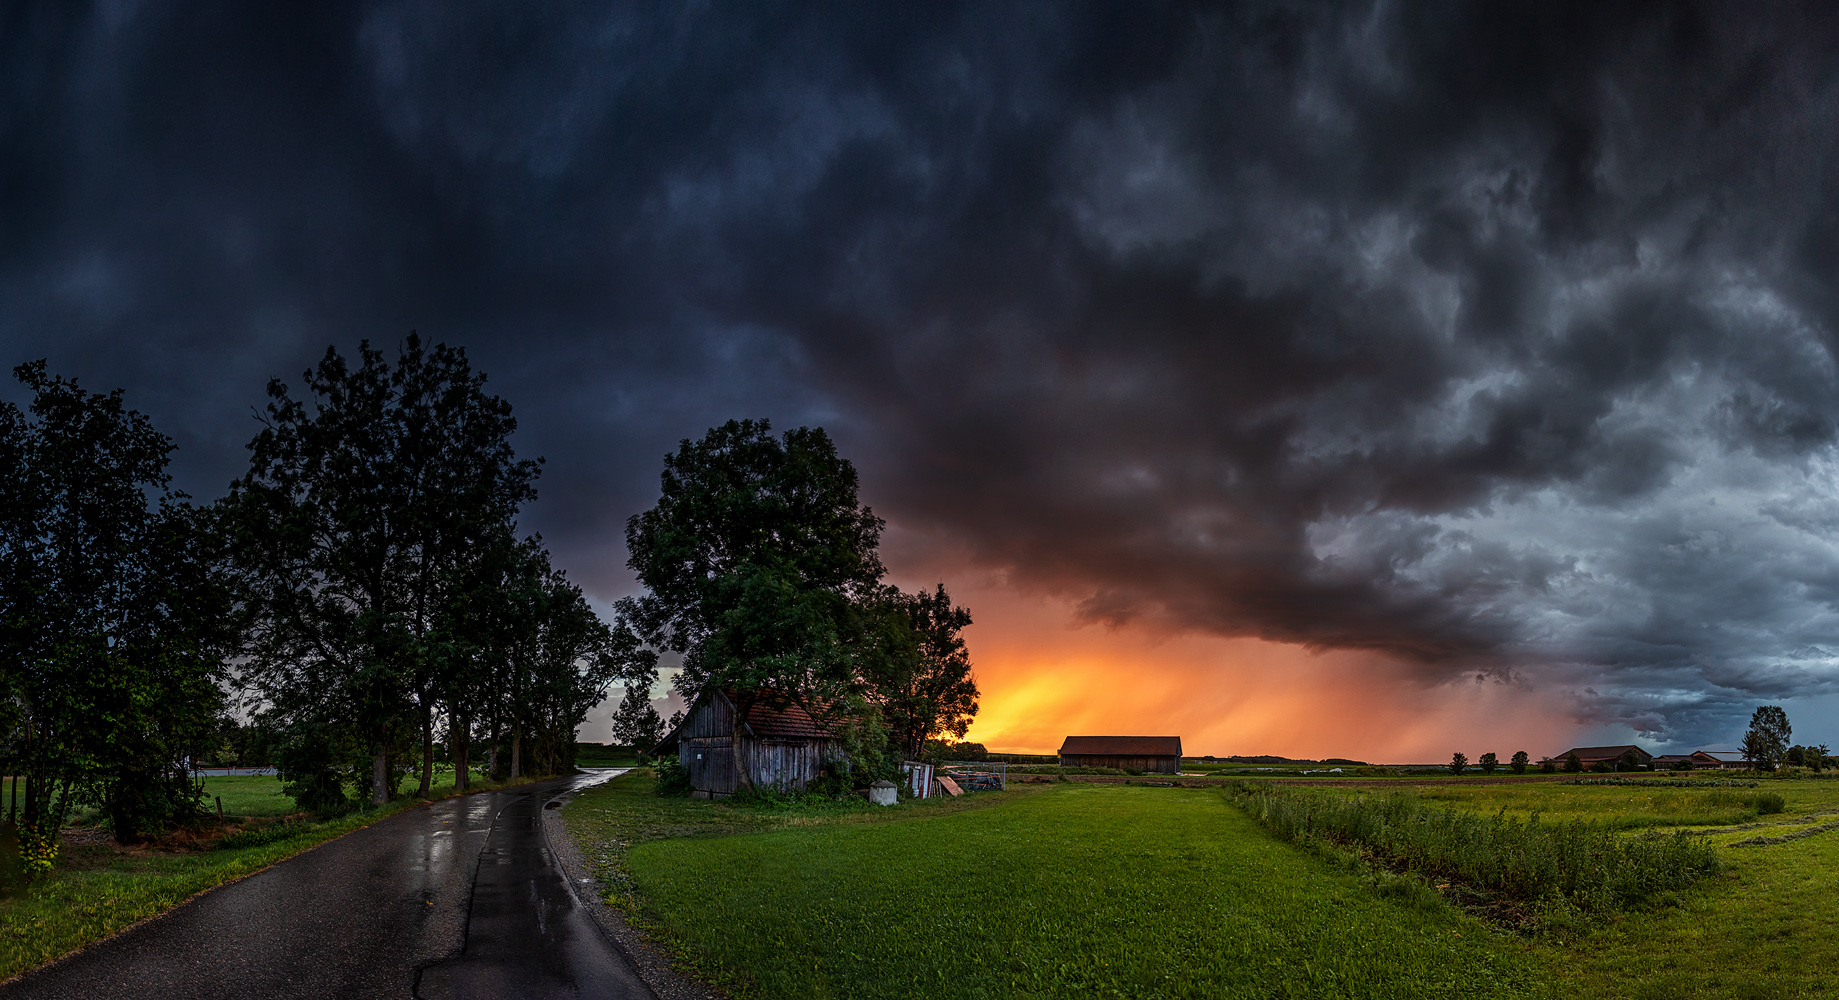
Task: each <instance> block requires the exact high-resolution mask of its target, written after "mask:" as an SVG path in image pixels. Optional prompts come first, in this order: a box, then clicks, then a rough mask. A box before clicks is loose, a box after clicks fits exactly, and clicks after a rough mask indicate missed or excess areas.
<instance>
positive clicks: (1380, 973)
mask: <svg viewBox="0 0 1839 1000" xmlns="http://www.w3.org/2000/svg"><path fill="white" fill-rule="evenodd" d="M1286 784H1287V783H1286ZM1398 787H1399V786H1398V784H1397V783H1396V782H1391V781H1388V782H1384V783H1383V791H1385V792H1396V791H1397V789H1398ZM647 791H648V778H646V777H645V776H644V775H643V774H642V773H636V774H634V775H629V776H627V777H625V778H622V779H618V780H616V781H615V782H612V783H611V784H609V785H608V786H606V787H603V788H600V789H596V790H594V791H591V792H588V793H586V794H583V795H582V796H580V797H578V798H577V799H576V800H575V802H574V803H572V804H571V805H570V806H569V809H568V811H567V813H566V816H567V819H568V822H569V825H570V829H571V830H572V831H573V832H574V833H575V835H576V836H577V837H578V838H579V839H580V840H581V842H582V844H583V846H584V848H585V849H586V850H587V852H588V854H589V855H590V857H593V858H596V859H597V860H598V862H599V864H600V866H601V868H600V874H601V876H602V879H603V883H604V884H605V885H606V887H607V889H608V893H609V898H610V899H611V900H612V901H614V902H616V903H617V904H619V905H621V906H622V907H623V908H625V909H626V910H627V912H628V913H630V914H632V915H633V916H634V918H635V920H636V921H637V922H638V923H639V925H640V926H641V927H643V928H645V929H646V930H647V931H648V932H650V933H652V934H653V935H654V936H656V937H657V938H659V939H660V940H661V941H662V942H664V943H665V944H666V945H667V946H669V947H670V948H672V949H673V950H674V952H675V953H676V954H677V956H678V958H679V961H680V965H681V967H682V968H684V969H686V970H688V971H691V972H693V973H694V974H696V975H698V976H700V977H702V978H704V979H707V980H710V981H714V982H717V983H719V984H722V985H724V986H725V987H727V988H728V989H729V990H730V991H731V992H733V993H734V994H735V995H737V996H742V997H759V998H780V997H786V998H790V997H856V996H860V997H928V998H932V997H940V998H947V997H1005V996H1017V997H1048V996H1081V995H1090V996H1127V997H1287V996H1299V997H1300V996H1308V997H1382V996H1383V997H1392V996H1411V997H1469V996H1475V997H1482V996H1499V997H1519V996H1525V997H1546V996H1549V997H1585V998H1598V997H1600V998H1605V1000H1647V998H1656V1000H1658V998H1667V1000H1726V998H1731V1000H1735V998H1746V1000H1747V998H1791V997H1792V998H1798V997H1839V982H1835V981H1834V979H1835V977H1833V976H1832V975H1831V972H1830V970H1831V966H1832V962H1833V959H1834V958H1835V957H1836V956H1839V892H1835V890H1834V887H1835V885H1836V884H1839V781H1835V780H1829V779H1803V780H1792V781H1789V780H1764V781H1762V782H1761V784H1760V786H1759V787H1758V788H1756V789H1743V788H1716V787H1707V788H1670V787H1642V786H1638V785H1629V786H1603V785H1596V786H1579V785H1564V784H1558V783H1507V784H1494V785H1479V784H1477V785H1471V786H1464V785H1443V784H1439V785H1428V786H1421V787H1420V788H1419V789H1418V794H1419V795H1421V796H1422V797H1423V798H1424V800H1425V801H1426V803H1427V804H1430V805H1435V806H1439V807H1440V806H1450V807H1453V808H1457V809H1460V810H1466V811H1473V812H1476V813H1480V814H1486V815H1509V816H1530V815H1532V814H1535V813H1536V814H1538V815H1539V816H1540V817H1541V819H1542V821H1546V820H1553V821H1557V820H1583V821H1586V822H1591V823H1596V824H1600V825H1602V826H1604V827H1606V828H1608V829H1612V830H1616V831H1622V833H1621V835H1623V836H1641V835H1643V834H1644V833H1645V832H1646V831H1650V830H1664V831H1678V830H1686V831H1690V832H1691V833H1693V834H1694V835H1695V836H1703V837H1704V839H1705V842H1707V843H1711V844H1714V845H1716V846H1717V848H1718V853H1719V855H1720V857H1721V858H1723V860H1724V862H1725V866H1724V870H1723V872H1722V873H1720V874H1716V875H1713V876H1711V877H1710V878H1707V879H1704V880H1702V881H1700V882H1698V883H1697V884H1694V885H1692V886H1691V887H1690V888H1686V889H1682V890H1678V891H1667V892H1662V893H1659V894H1657V895H1656V896H1655V897H1654V898H1652V899H1649V900H1647V901H1646V902H1643V903H1641V904H1639V905H1637V906H1635V907H1634V908H1632V909H1627V910H1623V911H1614V912H1606V913H1600V914H1593V915H1591V916H1589V917H1587V918H1582V919H1578V920H1576V921H1575V922H1574V923H1570V924H1560V925H1558V926H1556V927H1547V928H1545V929H1544V930H1542V931H1540V932H1538V933H1535V934H1532V935H1531V936H1527V935H1524V934H1521V933H1516V932H1515V931H1512V930H1509V929H1507V928H1505V927H1503V926H1502V925H1499V924H1495V923H1490V922H1488V921H1485V920H1483V919H1482V918H1480V917H1478V916H1475V915H1472V914H1470V913H1468V912H1465V911H1463V910H1461V909H1458V908H1457V907H1455V906H1453V905H1451V904H1450V903H1448V902H1446V901H1445V897H1444V896H1443V895H1440V894H1439V893H1437V892H1436V891H1434V890H1432V889H1430V888H1428V887H1426V886H1425V885H1424V884H1423V883H1421V882H1416V881H1413V880H1412V879H1410V878H1409V877H1407V876H1399V875H1394V874H1392V873H1390V872H1388V871H1386V870H1385V869H1383V868H1378V867H1376V866H1374V865H1372V864H1367V863H1362V862H1359V861H1356V860H1354V859H1353V858H1352V857H1351V855H1349V854H1348V853H1347V852H1345V851H1337V850H1324V849H1319V848H1318V849H1313V850H1311V849H1305V848H1303V847H1298V846H1294V845H1291V844H1288V843H1284V842H1281V841H1279V840H1278V839H1276V837H1274V836H1273V835H1272V834H1271V833H1270V832H1269V831H1267V830H1264V829H1262V828H1260V827H1259V826H1258V825H1257V824H1256V823H1255V822H1254V821H1253V820H1252V819H1251V818H1250V817H1249V816H1248V815H1247V814H1246V813H1245V812H1244V811H1243V810H1242V809H1240V808H1238V807H1235V806H1234V805H1233V804H1232V801H1231V799H1230V797H1229V796H1228V795H1227V794H1226V793H1224V792H1222V791H1217V790H1213V789H1178V788H1148V787H1124V786H1118V785H1080V784H1071V785H1046V786H1041V785H1031V786H1025V787H1024V788H1022V789H1018V790H1015V791H1011V792H1008V793H987V794H981V795H975V796H967V797H966V798H965V799H960V800H948V801H947V802H944V803H937V802H927V803H910V804H904V805H902V806H900V807H898V808H895V809H886V810H878V811H875V810H870V809H869V808H868V807H852V806H839V807H835V808H832V809H828V810H813V811H798V810H787V811H780V812H772V811H767V810H761V809H757V808H753V807H732V806H729V805H726V804H721V803H707V802H688V801H684V800H665V799H659V798H656V797H654V796H651V795H649V794H647ZM1322 791H1323V792H1324V793H1328V794H1348V795H1359V794H1363V792H1362V791H1361V790H1359V789H1348V788H1343V789H1323V790H1322ZM1375 791H1381V789H1379V788H1376V789H1375ZM1764 792H1768V793H1776V794H1779V795H1781V796H1782V797H1783V798H1784V799H1785V800H1786V808H1785V809H1784V810H1783V811H1782V812H1780V813H1768V812H1761V811H1758V810H1757V809H1756V808H1755V796H1756V795H1757V794H1758V793H1764ZM1311 794H1313V793H1311Z"/></svg>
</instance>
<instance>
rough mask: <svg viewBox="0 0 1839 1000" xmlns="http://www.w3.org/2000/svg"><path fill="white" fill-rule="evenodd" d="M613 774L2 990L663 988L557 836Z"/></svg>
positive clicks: (512, 792) (101, 998) (81, 956)
mask: <svg viewBox="0 0 1839 1000" xmlns="http://www.w3.org/2000/svg"><path fill="white" fill-rule="evenodd" d="M611 773H617V772H602V773H599V774H588V775H582V776H577V777H573V778H560V779H556V780H554V781H546V782H542V783H540V784H534V785H525V786H522V787H519V788H514V789H507V790H504V791H497V792H483V793H480V794H477V795H467V796H462V797H460V798H454V799H447V800H444V801H441V802H436V803H434V804H433V805H430V806H425V807H423V808H420V809H412V810H409V811H408V812H404V813H400V814H398V815H395V816H392V817H390V818H389V819H386V820H383V821H381V822H379V823H374V824H372V825H370V826H368V827H365V828H364V829H362V830H358V831H355V832H353V833H350V834H347V835H345V836H343V837H340V838H338V839H337V840H333V841H330V842H328V843H325V844H322V845H320V846H319V847H317V848H314V849H313V850H310V851H307V852H306V853H304V854H300V855H297V856H295V857H292V858H289V859H288V860H286V861H283V862H281V863H280V864H277V865H275V866H274V867H272V868H269V869H266V870H264V871H262V872H259V873H257V874H255V875H251V876H249V877H248V878H246V879H243V880H242V881H240V882H237V883H234V884H232V885H227V886H224V887H222V888H219V889H216V890H213V891H211V892H209V893H206V894H205V895H203V896H200V897H198V898H197V899H194V900H192V901H191V902H189V903H186V904H184V905H182V906H179V907H178V908H176V909H174V910H172V911H171V912H169V913H167V914H166V915H165V916H162V917H159V918H156V919H154V920H151V921H148V922H146V923H143V924H141V925H140V926H138V927H135V928H133V929H132V930H129V931H127V932H125V933H123V934H120V935H117V936H115V937H113V938H110V939H109V940H107V941H104V942H102V943H100V944H97V945H94V946H92V947H90V948H89V949H87V950H85V951H82V952H79V953H77V954H75V955H72V956H70V957H69V958H67V959H66V960H64V961H62V962H59V963H57V964H55V965H52V966H50V967H47V968H43V969H39V970H38V971H36V972H31V973H27V974H26V975H25V976H24V977H22V978H21V979H19V980H17V981H15V982H13V983H10V984H8V985H6V986H0V1000H15V998H19V1000H24V998H59V1000H63V998H70V1000H76V998H83V1000H114V998H123V1000H125V998H130V997H132V998H168V997H170V998H174V1000H187V998H193V997H196V998H200V1000H203V998H211V1000H240V998H245V997H247V998H256V997H261V998H274V997H302V998H317V997H325V998H341V1000H342V998H353V1000H357V998H371V997H376V998H386V997H387V998H391V1000H403V998H410V997H419V998H420V1000H486V998H493V1000H495V998H507V1000H508V998H519V1000H522V998H530V1000H544V998H581V1000H602V998H605V1000H627V998H632V1000H651V997H652V994H651V992H650V991H649V990H647V989H646V988H645V986H644V985H643V983H641V982H640V980H639V979H638V977H637V976H636V975H635V974H634V973H633V972H632V970H631V968H630V966H628V965H627V964H626V962H625V960H624V959H623V958H622V957H621V956H620V954H619V953H618V952H617V951H616V950H615V949H614V948H613V946H612V944H611V943H610V942H609V941H608V940H607V938H606V936H605V935H604V934H602V933H601V930H600V928H599V927H598V926H597V925H596V924H595V923H594V922H593V920H592V919H591V918H590V917H589V916H588V915H587V913H586V911H585V910H583V908H582V907H581V906H580V905H579V903H578V902H577V901H576V899H575V897H574V894H573V893H572V892H571V891H570V888H569V886H568V885H567V884H566V883H565V882H564V877H563V875H562V872H561V869H560V868H559V866H558V865H557V864H556V861H555V858H554V857H553V855H552V854H551V852H550V850H549V848H548V845H547V843H546V842H545V840H544V837H543V828H542V810H543V806H544V804H545V803H547V802H549V801H550V800H551V799H553V798H554V797H556V796H557V795H560V794H564V793H566V792H569V791H572V790H574V789H577V788H580V787H584V786H586V785H590V784H593V783H595V782H597V781H601V780H605V778H606V777H607V776H608V775H609V774H611Z"/></svg>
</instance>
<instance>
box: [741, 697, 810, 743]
mask: <svg viewBox="0 0 1839 1000" xmlns="http://www.w3.org/2000/svg"><path fill="white" fill-rule="evenodd" d="M733 700H734V699H733V698H730V699H729V701H733ZM747 728H748V729H750V730H752V731H753V734H754V735H755V736H758V737H760V738H761V739H781V740H783V739H800V740H803V739H830V738H831V737H832V734H831V732H830V731H829V730H828V729H825V728H824V727H823V726H821V725H818V722H817V720H816V719H813V718H811V713H810V712H807V711H805V710H804V709H803V708H801V707H800V706H798V705H786V706H785V707H784V708H782V709H780V708H773V707H772V706H771V705H768V704H766V703H765V702H757V703H755V704H754V706H753V707H752V708H750V709H748V710H747Z"/></svg>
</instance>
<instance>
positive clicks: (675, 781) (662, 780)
mask: <svg viewBox="0 0 1839 1000" xmlns="http://www.w3.org/2000/svg"><path fill="white" fill-rule="evenodd" d="M651 773H652V776H653V778H654V779H655V780H654V782H653V784H652V787H651V790H652V792H653V793H655V794H657V795H662V796H666V797H670V796H677V795H688V794H690V769H689V767H688V766H686V765H685V764H684V763H683V761H682V760H679V759H678V758H677V756H676V755H675V754H671V755H669V756H665V757H659V758H658V762H657V764H655V765H653V766H652V769H651Z"/></svg>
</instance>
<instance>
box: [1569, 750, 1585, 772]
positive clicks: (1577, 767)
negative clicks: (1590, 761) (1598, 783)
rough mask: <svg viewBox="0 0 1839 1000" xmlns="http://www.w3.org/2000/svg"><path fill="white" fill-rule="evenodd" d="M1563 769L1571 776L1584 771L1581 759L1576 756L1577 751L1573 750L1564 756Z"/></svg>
mask: <svg viewBox="0 0 1839 1000" xmlns="http://www.w3.org/2000/svg"><path fill="white" fill-rule="evenodd" d="M1564 769H1565V770H1566V771H1568V772H1570V773H1571V774H1577V773H1579V772H1581V771H1582V770H1583V769H1584V762H1583V758H1581V757H1579V756H1577V751H1575V750H1573V751H1571V752H1570V753H1568V754H1565V755H1564Z"/></svg>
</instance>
